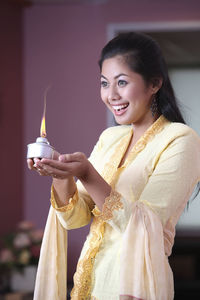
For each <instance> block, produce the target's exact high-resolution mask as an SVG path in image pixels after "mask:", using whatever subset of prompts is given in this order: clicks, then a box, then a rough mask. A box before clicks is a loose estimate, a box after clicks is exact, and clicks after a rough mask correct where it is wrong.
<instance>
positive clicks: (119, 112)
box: [111, 103, 129, 116]
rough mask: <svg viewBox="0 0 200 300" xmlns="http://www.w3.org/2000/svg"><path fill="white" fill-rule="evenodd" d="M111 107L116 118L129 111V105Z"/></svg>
mask: <svg viewBox="0 0 200 300" xmlns="http://www.w3.org/2000/svg"><path fill="white" fill-rule="evenodd" d="M111 106H112V108H113V110H114V114H115V115H116V116H121V115H122V114H124V113H125V111H126V110H127V107H128V106H129V103H124V104H120V105H119V104H118V105H111Z"/></svg>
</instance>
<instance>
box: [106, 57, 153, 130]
mask: <svg viewBox="0 0 200 300" xmlns="http://www.w3.org/2000/svg"><path fill="white" fill-rule="evenodd" d="M157 90H158V88H156V87H153V85H152V84H149V85H148V86H147V84H146V83H145V81H144V79H143V77H142V76H141V75H140V74H138V73H135V72H133V71H132V70H131V69H130V68H129V66H128V65H127V64H126V63H125V61H124V59H123V57H122V56H119V55H118V56H115V57H112V58H108V59H106V60H104V62H103V65H102V72H101V98H102V100H103V102H104V103H105V104H106V106H107V107H108V108H109V109H110V110H111V112H112V113H113V115H114V117H115V120H116V122H117V123H118V124H124V125H125V124H143V123H144V122H145V123H146V122H153V117H152V113H151V110H150V104H151V101H152V98H153V94H155V93H156V92H157Z"/></svg>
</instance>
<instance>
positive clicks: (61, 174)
mask: <svg viewBox="0 0 200 300" xmlns="http://www.w3.org/2000/svg"><path fill="white" fill-rule="evenodd" d="M43 170H44V171H45V172H46V173H48V175H49V176H52V177H55V178H61V179H63V178H67V177H69V176H72V175H71V172H69V171H67V170H60V169H57V168H53V167H51V166H49V165H45V166H44V168H43Z"/></svg>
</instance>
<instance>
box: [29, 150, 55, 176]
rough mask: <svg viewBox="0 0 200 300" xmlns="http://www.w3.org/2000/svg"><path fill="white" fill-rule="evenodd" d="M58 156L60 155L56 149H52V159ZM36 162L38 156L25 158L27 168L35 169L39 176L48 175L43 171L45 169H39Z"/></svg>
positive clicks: (38, 160) (38, 159)
mask: <svg viewBox="0 0 200 300" xmlns="http://www.w3.org/2000/svg"><path fill="white" fill-rule="evenodd" d="M59 156H60V153H59V152H57V151H54V153H53V158H52V159H53V160H58V158H59ZM38 162H40V158H38V157H34V158H28V159H27V166H28V168H29V170H33V171H36V172H38V174H39V175H41V176H49V174H47V173H46V172H45V170H43V169H41V168H40V167H39V166H38V164H37V163H38Z"/></svg>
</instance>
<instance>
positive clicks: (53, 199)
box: [51, 185, 78, 212]
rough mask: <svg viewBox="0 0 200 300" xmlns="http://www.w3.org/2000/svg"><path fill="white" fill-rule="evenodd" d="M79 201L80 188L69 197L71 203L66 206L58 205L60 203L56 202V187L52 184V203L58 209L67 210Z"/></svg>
mask: <svg viewBox="0 0 200 300" xmlns="http://www.w3.org/2000/svg"><path fill="white" fill-rule="evenodd" d="M77 201H78V190H76V192H75V194H74V196H73V197H72V198H70V199H69V204H67V205H65V206H62V207H58V205H57V203H56V199H55V196H54V187H53V185H52V186H51V205H52V206H53V208H55V209H56V210H57V211H60V212H66V211H68V210H71V209H72V208H73V207H74V205H75V204H76V202H77Z"/></svg>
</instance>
